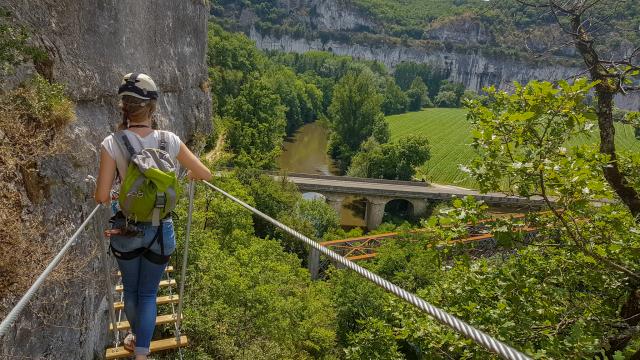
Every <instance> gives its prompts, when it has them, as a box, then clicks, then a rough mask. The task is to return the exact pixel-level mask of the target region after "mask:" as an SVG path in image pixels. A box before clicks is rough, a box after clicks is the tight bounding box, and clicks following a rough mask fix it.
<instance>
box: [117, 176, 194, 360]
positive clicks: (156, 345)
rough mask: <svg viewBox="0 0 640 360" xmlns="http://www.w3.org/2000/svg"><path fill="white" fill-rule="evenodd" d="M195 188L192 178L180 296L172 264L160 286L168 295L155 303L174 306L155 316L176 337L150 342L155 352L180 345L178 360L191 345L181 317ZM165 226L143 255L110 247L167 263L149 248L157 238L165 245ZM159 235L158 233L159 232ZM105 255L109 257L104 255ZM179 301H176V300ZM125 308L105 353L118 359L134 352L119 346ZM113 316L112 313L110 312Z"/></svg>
mask: <svg viewBox="0 0 640 360" xmlns="http://www.w3.org/2000/svg"><path fill="white" fill-rule="evenodd" d="M194 190H195V186H194V183H193V181H191V182H190V183H189V213H188V217H187V230H186V238H185V243H184V250H183V258H182V267H181V276H180V290H179V292H178V295H177V296H176V295H174V292H173V286H175V284H176V282H175V280H173V279H172V278H171V277H170V275H169V274H170V273H171V272H172V271H173V268H172V267H167V269H166V270H165V272H164V277H165V280H163V281H161V282H160V285H161V287H162V286H165V287H166V288H167V289H168V296H159V297H158V298H157V299H156V303H157V304H169V305H170V306H171V314H169V315H160V316H157V317H156V324H158V325H159V324H162V323H171V322H173V323H174V334H175V338H173V339H163V340H156V341H152V342H151V345H150V351H151V352H152V353H153V352H155V351H159V350H167V349H172V348H177V349H178V357H179V359H182V357H183V354H182V347H184V346H186V345H187V344H188V339H187V337H186V336H184V335H182V331H181V320H182V318H183V316H182V308H183V299H184V284H185V281H186V270H187V262H188V260H189V258H188V254H189V238H190V233H191V213H192V212H193V197H194ZM161 228H162V225H160V226H159V230H158V232H157V233H156V236H155V237H154V240H153V241H152V242H151V244H149V246H147V247H146V248H144V249H143V250H144V252H143V253H141V254H138V252H139V251H140V249H138V250H136V251H133V252H130V253H125V254H123V253H116V251H114V249H113V248H111V252H112V254H114V256H116V257H119V256H123V255H124V256H133V257H135V256H145V258H147V259H148V260H149V261H151V262H155V263H159V264H167V263H168V261H169V256H167V257H166V258H159V255H157V254H155V253H153V252H152V251H150V250H149V247H150V246H151V245H152V244H153V242H154V241H156V239H157V238H159V239H160V240H159V241H161V243H160V244H161V247H162V246H163V245H162V244H163V243H162V230H161ZM158 234H159V235H158ZM162 253H163V254H164V250H162ZM149 256H155V257H158V258H156V259H153V258H149ZM105 258H106V256H105ZM157 260H161V261H162V262H157ZM105 273H108V274H109V273H110V271H109V267H108V266H107V267H105ZM107 286H108V289H109V290H108V291H107V292H108V293H109V294H111V292H112V289H113V288H112V287H111V284H110V282H109V281H107ZM116 290H117V291H120V290H124V288H123V285H122V283H121V282H120V284H119V285H118V286H117V287H116ZM123 300H124V297H123V291H122V292H121V294H120V303H119V304H122V305H124V304H123ZM176 300H177V301H176ZM109 302H110V303H113V301H112V299H111V298H109ZM176 302H177V303H178V307H177V311H176V307H175V303H176ZM113 304H114V306H112V309H114V308H115V305H116V304H115V303H113ZM123 310H124V306H120V307H119V313H118V321H117V322H113V321H112V324H111V326H110V329H111V330H112V331H113V333H114V344H115V347H113V348H110V349H107V350H106V353H105V356H106V358H107V359H117V358H121V357H127V356H130V355H131V353H130V352H129V351H127V350H126V349H124V347H121V346H119V345H120V330H121V329H123V328H124V327H125V326H126V325H127V324H128V322H122V321H121V318H122V312H123ZM110 316H111V315H110ZM112 318H113V319H115V316H113V317H112Z"/></svg>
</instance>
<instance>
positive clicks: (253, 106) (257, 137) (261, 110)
mask: <svg viewBox="0 0 640 360" xmlns="http://www.w3.org/2000/svg"><path fill="white" fill-rule="evenodd" d="M222 120H223V124H224V126H225V129H226V131H227V139H228V145H229V147H230V149H231V150H232V151H233V152H234V154H236V157H235V159H234V163H235V164H236V165H238V166H241V167H256V168H264V169H269V168H272V167H274V166H275V160H276V158H277V156H278V154H279V153H280V144H281V143H282V138H283V137H284V134H285V124H286V120H285V107H284V106H283V105H282V103H281V102H280V98H279V97H278V95H277V94H275V93H274V92H273V90H272V89H271V87H270V86H269V84H267V83H266V81H265V80H263V79H250V80H249V81H247V83H246V84H244V85H242V87H241V89H240V94H239V95H238V96H237V97H236V98H233V99H230V100H229V102H228V104H227V105H226V106H225V109H224V117H223V119H222Z"/></svg>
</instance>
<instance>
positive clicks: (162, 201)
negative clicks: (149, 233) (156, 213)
mask: <svg viewBox="0 0 640 360" xmlns="http://www.w3.org/2000/svg"><path fill="white" fill-rule="evenodd" d="M166 204H167V195H166V194H165V193H158V194H156V208H161V209H163V208H164V207H165V205H166Z"/></svg>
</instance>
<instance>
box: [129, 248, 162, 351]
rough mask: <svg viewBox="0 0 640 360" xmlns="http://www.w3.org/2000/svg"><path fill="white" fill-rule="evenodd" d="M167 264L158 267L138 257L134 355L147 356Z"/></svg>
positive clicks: (142, 257)
mask: <svg viewBox="0 0 640 360" xmlns="http://www.w3.org/2000/svg"><path fill="white" fill-rule="evenodd" d="M166 266H167V264H163V265H158V264H154V263H152V262H150V261H149V260H147V259H145V258H144V256H141V257H140V276H139V278H138V313H137V318H136V320H137V321H136V326H137V327H136V330H135V333H136V351H135V353H136V355H147V354H148V353H149V344H150V343H151V337H152V336H153V330H154V329H155V326H156V316H157V314H158V311H157V306H156V297H157V296H158V286H159V284H160V280H161V279H162V274H164V269H165V267H166Z"/></svg>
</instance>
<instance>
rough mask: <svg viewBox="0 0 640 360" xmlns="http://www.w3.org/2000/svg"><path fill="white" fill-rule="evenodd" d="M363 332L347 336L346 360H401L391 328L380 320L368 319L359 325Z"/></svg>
mask: <svg viewBox="0 0 640 360" xmlns="http://www.w3.org/2000/svg"><path fill="white" fill-rule="evenodd" d="M359 325H360V326H361V327H362V328H363V330H362V331H360V332H357V333H352V334H350V335H349V344H350V347H349V348H347V349H345V353H346V356H345V358H346V359H348V360H370V359H371V360H373V359H379V360H401V359H404V358H405V357H404V356H402V354H401V353H400V352H399V351H398V344H397V342H396V339H395V336H394V333H393V328H392V327H391V326H389V325H388V324H387V323H385V322H384V321H382V320H379V319H373V318H368V319H366V320H361V321H360V324H359Z"/></svg>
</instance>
